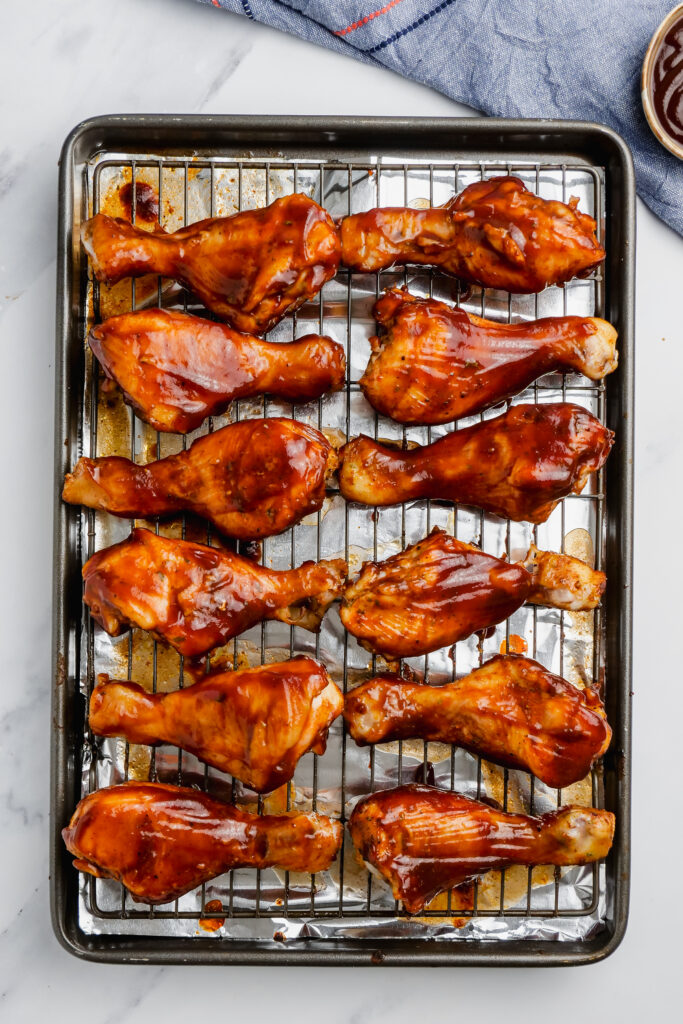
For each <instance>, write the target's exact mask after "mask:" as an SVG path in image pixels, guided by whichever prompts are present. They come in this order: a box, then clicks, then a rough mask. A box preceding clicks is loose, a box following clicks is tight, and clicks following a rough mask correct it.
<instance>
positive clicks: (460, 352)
mask: <svg viewBox="0 0 683 1024" xmlns="http://www.w3.org/2000/svg"><path fill="white" fill-rule="evenodd" d="M374 316H375V319H376V320H378V321H379V323H380V324H381V325H382V326H383V327H384V328H386V331H387V333H386V334H385V335H384V336H383V337H381V338H371V339H370V344H371V346H372V355H371V357H370V362H369V363H368V366H367V369H366V371H365V373H364V374H363V376H362V377H361V380H360V386H361V389H362V391H363V394H364V395H365V397H366V398H367V400H368V401H369V402H370V404H371V405H372V406H374V408H375V409H377V410H378V412H381V413H383V414H384V415H385V416H391V417H392V419H394V420H397V421H398V422H399V423H422V424H436V423H450V422H451V421H452V420H457V419H459V418H460V417H461V416H471V415H472V414H473V413H477V412H481V411H482V409H488V408H489V407H490V406H492V405H497V404H498V403H499V402H501V401H503V400H504V399H506V398H512V396H513V395H516V394H518V393H519V392H520V391H523V390H524V389H525V388H526V387H528V385H529V384H531V383H533V381H534V380H536V379H537V378H538V377H541V376H543V374H545V373H550V372H551V371H560V372H563V373H568V372H569V371H570V370H578V371H579V372H580V373H583V374H585V375H586V376H587V377H590V378H591V380H599V379H600V378H601V377H604V376H605V375H606V374H608V373H611V372H612V371H613V370H615V369H616V367H617V353H616V348H615V343H616V337H617V333H616V331H615V330H614V328H613V327H612V326H611V324H608V323H607V322H606V321H605V320H598V319H596V318H595V317H580V316H557V317H546V318H544V319H542V320H532V321H530V322H528V323H517V324H502V323H494V321H492V320H483V319H482V318H481V317H478V316H474V315H473V314H472V313H466V312H465V310H464V309H459V308H458V307H457V306H456V307H452V306H449V305H447V304H446V303H445V302H439V301H438V300H437V299H422V298H417V297H416V296H414V295H410V293H409V292H407V291H405V290H402V289H398V288H393V289H389V290H387V291H386V292H385V293H384V295H383V296H382V297H381V298H380V299H379V300H378V301H377V303H376V304H375V308H374Z"/></svg>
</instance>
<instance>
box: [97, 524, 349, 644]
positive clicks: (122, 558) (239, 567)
mask: <svg viewBox="0 0 683 1024" xmlns="http://www.w3.org/2000/svg"><path fill="white" fill-rule="evenodd" d="M346 568H347V567H346V562H343V561H342V560H341V559H332V560H330V561H322V562H304V563H303V565H301V566H299V568H298V569H284V570H278V569H267V568H265V567H264V566H261V565H257V564H256V563H255V562H252V561H251V560H250V559H248V558H242V557H241V556H240V555H236V554H234V553H233V552H231V551H219V550H217V549H216V548H211V547H207V546H206V545H204V544H193V543H191V542H189V541H184V540H171V539H170V538H168V537H160V536H157V535H156V534H154V533H152V532H151V531H150V530H142V529H136V530H133V532H132V533H131V535H130V537H129V538H128V539H127V540H124V541H122V542H121V543H120V544H113V545H112V546H111V547H108V548H104V549H103V550H102V551H98V552H97V553H96V554H94V555H93V556H92V558H90V559H88V561H87V562H86V563H85V565H84V566H83V579H84V581H85V586H84V591H83V600H84V601H85V603H86V605H87V606H88V608H89V609H90V613H91V615H92V616H93V618H94V619H95V620H96V621H97V622H99V624H100V625H101V626H102V628H103V629H104V630H106V632H107V633H109V635H110V636H118V635H119V634H120V633H122V632H123V631H124V630H126V629H128V628H129V627H130V626H139V627H140V628H141V629H146V630H148V631H149V632H150V633H153V634H154V635H155V636H156V637H158V638H159V639H160V640H165V641H166V642H167V643H169V644H171V646H172V647H175V649H176V650H177V651H179V652H180V653H181V654H183V655H185V656H186V657H188V658H194V657H197V656H199V655H202V654H206V652H207V651H210V650H211V649H212V648H214V647H218V646H219V644H223V643H225V641H226V640H229V639H230V638H231V637H233V636H237V635H238V633H242V632H244V630H245V629H249V627H250V626H254V625H256V623H257V622H261V621H262V620H263V619H279V620H280V621H281V622H286V623H288V624H289V625H293V626H301V627H303V628H304V629H310V630H313V631H315V630H317V629H318V627H319V625H320V622H321V620H322V617H323V615H324V614H325V612H326V611H327V609H328V608H329V606H330V605H331V604H332V602H333V601H334V600H335V599H336V598H338V597H339V596H340V594H341V592H342V589H343V583H344V579H345V577H346Z"/></svg>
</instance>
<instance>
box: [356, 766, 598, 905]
mask: <svg viewBox="0 0 683 1024" xmlns="http://www.w3.org/2000/svg"><path fill="white" fill-rule="evenodd" d="M349 829H350V832H351V838H352V839H353V842H354V844H355V846H356V849H357V850H358V852H359V853H360V855H361V856H362V858H363V860H365V861H366V862H367V863H368V864H369V865H370V866H371V867H373V868H374V869H375V870H377V871H378V872H379V874H380V875H381V876H382V878H384V879H385V880H386V881H387V882H388V883H389V885H390V886H391V889H392V892H393V894H394V898H395V899H397V900H402V901H403V905H404V907H405V909H406V910H407V911H408V912H409V913H410V914H417V913H418V912H419V911H420V910H422V908H423V907H424V906H425V905H426V904H427V903H428V902H429V900H430V899H432V898H433V897H434V896H436V895H437V894H438V893H440V892H445V891H446V890H448V889H452V888H454V887H455V886H457V885H461V884H462V883H463V882H465V881H467V880H468V879H470V878H472V877H473V876H475V875H479V874H482V873H483V872H485V871H491V870H493V869H499V868H504V867H507V866H509V865H510V864H528V865H533V864H558V865H569V864H588V863H590V862H591V861H595V860H601V859H602V858H603V857H606V856H607V854H608V853H609V850H610V847H611V845H612V839H613V837H614V815H613V814H611V813H610V812H609V811H602V810H597V809H595V808H592V807H562V808H560V810H558V811H552V812H551V813H550V814H544V815H543V816H542V817H540V818H534V817H529V816H528V815H526V814H509V813H507V812H505V811H499V810H495V809H494V808H493V807H491V806H490V805H489V804H484V803H480V802H479V801H478V800H472V799H470V798H469V797H466V796H462V795H461V794H460V793H450V792H447V791H445V790H440V789H433V788H432V787H430V786H421V785H417V784H414V785H410V786H399V787H398V788H397V789H389V790H384V792H380V793H371V794H370V795H369V796H366V797H364V798H363V799H362V800H360V801H359V802H358V803H357V804H356V806H355V808H354V810H353V813H352V815H351V819H350V821H349Z"/></svg>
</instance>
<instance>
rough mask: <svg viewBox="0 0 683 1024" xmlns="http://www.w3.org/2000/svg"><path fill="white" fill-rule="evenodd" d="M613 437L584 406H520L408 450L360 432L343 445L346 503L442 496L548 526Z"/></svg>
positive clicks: (341, 484) (341, 472)
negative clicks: (559, 507)
mask: <svg viewBox="0 0 683 1024" xmlns="http://www.w3.org/2000/svg"><path fill="white" fill-rule="evenodd" d="M613 442H614V434H613V433H612V431H611V430H608V429H607V428H606V427H603V425H602V424H601V423H600V422H599V420H597V419H596V418H595V417H594V416H592V415H591V414H590V413H589V412H587V410H586V409H584V408H582V407H581V406H580V405H572V404H570V403H567V402H564V403H563V402H559V403H556V404H548V405H516V406H513V407H512V408H511V409H509V410H508V411H507V412H506V413H503V415H502V416H496V417H495V419H490V420H484V421H483V422H481V423H475V424H474V426H471V427H465V428H463V429H462V430H456V431H453V433H450V434H446V436H445V437H442V438H440V439H439V440H438V441H435V442H434V443H433V444H429V445H425V446H424V447H423V446H420V445H416V446H415V447H414V448H411V449H410V450H408V451H405V450H401V449H397V448H396V447H392V446H390V445H388V444H382V443H381V442H379V441H374V440H373V439H372V438H369V437H365V436H364V435H361V436H360V437H356V438H354V439H353V440H351V441H349V442H348V444H346V445H344V447H343V448H342V449H341V452H340V456H341V466H340V468H339V489H340V491H341V493H342V494H343V496H344V497H345V498H346V499H347V501H358V502H361V503H362V504H365V505H397V504H399V503H400V502H402V501H411V500H413V499H415V498H437V499H443V500H446V501H454V502H458V503H460V504H463V505H476V506H477V507H478V508H482V509H484V511H486V512H492V513H493V514H494V515H498V516H503V517H508V518H510V519H515V520H518V521H521V520H528V522H530V523H543V522H545V520H546V519H547V518H548V516H549V515H550V513H551V512H552V510H553V509H554V508H555V506H556V505H557V504H558V502H559V501H560V499H561V498H563V497H565V495H567V494H579V493H580V492H581V491H582V490H583V488H584V486H585V484H586V481H587V479H588V477H589V476H590V474H591V473H594V472H595V471H596V470H598V469H600V467H601V466H602V465H603V464H604V462H605V460H606V459H607V456H608V455H609V451H610V448H611V447H612V444H613Z"/></svg>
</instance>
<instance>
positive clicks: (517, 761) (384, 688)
mask: <svg viewBox="0 0 683 1024" xmlns="http://www.w3.org/2000/svg"><path fill="white" fill-rule="evenodd" d="M344 718H345V719H346V723H347V725H348V728H349V732H350V733H351V736H352V737H353V738H354V740H355V741H356V743H358V744H360V745H361V746H364V745H365V744H367V743H384V742H387V741H389V740H400V739H423V740H437V741H440V742H442V743H456V744H458V746H460V747H464V748H465V749H466V750H469V751H471V752H472V753H474V754H481V755H482V757H485V758H487V759H488V760H490V761H495V762H496V764H501V765H504V766H505V767H507V768H521V769H522V770H524V771H529V772H532V773H533V774H534V775H535V776H536V777H537V778H538V779H540V780H541V782H544V783H545V784H546V785H547V786H552V787H553V788H554V789H562V788H563V787H564V786H570V785H571V784H572V783H574V782H578V781H579V780H580V779H583V778H585V776H586V775H587V774H588V772H589V771H590V768H591V765H592V764H593V762H594V761H596V760H597V759H598V758H599V757H602V755H603V754H604V753H605V751H606V750H607V747H608V746H609V742H610V739H611V736H612V730H611V729H610V727H609V725H608V724H607V721H606V720H605V711H604V708H603V705H602V702H601V700H600V698H599V696H598V695H597V693H596V692H595V691H594V690H591V689H585V690H581V689H579V687H578V686H573V685H572V684H571V683H568V682H566V680H564V679H561V678H560V676H556V675H553V674H552V672H548V671H547V670H546V669H545V668H543V666H542V665H539V663H538V662H537V661H532V660H531V659H530V658H522V657H518V656H516V655H513V654H511V655H507V656H502V655H498V656H497V657H495V658H492V659H491V660H490V661H487V662H486V664H485V665H482V667H481V668H478V669H476V670H475V671H474V672H471V673H470V674H469V675H467V676H464V678H462V679H458V680H456V682H453V683H447V684H446V685H445V686H425V685H424V684H422V683H414V682H409V681H407V680H405V679H401V678H400V676H391V675H386V676H377V677H376V678H374V679H371V680H370V681H369V682H367V683H364V684H363V685H362V686H358V687H356V689H355V690H352V691H351V693H349V694H347V696H346V699H345V704H344Z"/></svg>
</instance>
